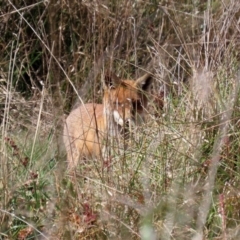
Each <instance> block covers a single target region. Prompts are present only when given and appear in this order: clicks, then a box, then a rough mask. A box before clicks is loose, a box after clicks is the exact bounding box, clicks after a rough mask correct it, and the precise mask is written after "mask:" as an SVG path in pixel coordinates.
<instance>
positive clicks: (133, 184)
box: [0, 0, 240, 240]
mask: <svg viewBox="0 0 240 240" xmlns="http://www.w3.org/2000/svg"><path fill="white" fill-rule="evenodd" d="M239 17H240V3H239V1H237V0H232V1H230V0H223V1H217V0H216V1H215V0H209V1H188V0H181V1H176V2H174V1H150V0H149V1H131V0H121V1H104V0H101V1H88V0H87V1H75V0H74V1H56V0H53V1H39V2H38V3H35V2H34V1H31V0H28V1H10V0H8V1H5V2H3V1H2V2H0V20H1V21H0V33H1V34H0V48H1V51H0V100H1V102H0V106H1V108H0V121H1V133H0V136H1V142H0V149H1V158H0V166H1V168H0V239H144V240H145V239H146V240H148V239H163V240H165V239H178V240H179V239H193V240H200V239H223V240H226V239H239V237H240V211H239V209H240V189H239V186H240V173H239V172H240V171H239V170H240V161H239V136H240V132H239V124H240V123H239V116H240V114H239V101H240V99H239V96H240V94H239V86H240V72H239V71H240V70H239V69H240V68H239V50H240V48H239V40H240V32H239V22H240V20H239ZM109 70H110V71H113V72H116V74H118V75H119V76H120V77H122V78H132V79H135V78H136V77H138V76H140V75H141V74H142V73H143V72H151V73H152V74H153V76H154V83H153V86H152V89H151V92H150V93H149V95H148V98H149V106H148V109H147V111H148V114H147V116H146V120H145V122H144V123H143V124H142V125H141V126H137V127H136V129H134V130H133V132H132V134H131V137H130V139H129V140H127V141H128V142H127V146H128V147H127V148H124V147H123V146H124V144H126V143H123V141H122V140H121V139H120V140H119V141H118V142H114V141H111V144H113V145H112V146H111V155H109V156H108V157H107V158H105V159H101V160H100V159H86V160H85V161H80V162H79V166H78V168H77V169H76V171H75V172H74V174H73V175H71V176H70V175H69V174H68V172H67V171H66V169H67V162H66V152H65V149H64V146H63V143H62V134H63V131H62V128H63V123H64V119H65V117H66V115H67V114H68V113H69V111H70V110H71V109H72V108H73V107H75V106H76V105H77V104H79V102H82V101H83V102H92V101H94V102H101V99H102V86H101V76H102V75H103V74H104V72H106V71H109ZM109 144H110V143H109Z"/></svg>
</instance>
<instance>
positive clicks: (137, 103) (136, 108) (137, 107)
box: [132, 100, 143, 112]
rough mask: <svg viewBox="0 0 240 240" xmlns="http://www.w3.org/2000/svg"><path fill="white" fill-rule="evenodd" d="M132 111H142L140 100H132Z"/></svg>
mask: <svg viewBox="0 0 240 240" xmlns="http://www.w3.org/2000/svg"><path fill="white" fill-rule="evenodd" d="M132 107H133V111H136V112H138V111H142V109H143V107H142V104H141V101H140V100H132Z"/></svg>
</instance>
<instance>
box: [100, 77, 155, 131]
mask: <svg viewBox="0 0 240 240" xmlns="http://www.w3.org/2000/svg"><path fill="white" fill-rule="evenodd" d="M151 83H152V76H151V75H150V74H148V73H147V74H145V75H143V76H142V77H140V78H138V79H137V80H135V81H134V80H121V79H120V78H118V77H117V76H116V75H114V74H109V75H106V76H105V79H104V96H103V104H104V113H105V117H106V118H107V119H106V122H107V123H109V124H110V125H112V124H115V126H117V127H118V128H119V127H121V128H126V127H131V126H134V125H135V124H136V123H137V122H138V120H139V119H141V118H142V117H143V113H144V111H145V109H146V105H147V96H146V93H147V91H148V90H149V88H150V86H151Z"/></svg>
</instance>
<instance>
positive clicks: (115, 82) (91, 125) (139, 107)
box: [63, 73, 152, 169]
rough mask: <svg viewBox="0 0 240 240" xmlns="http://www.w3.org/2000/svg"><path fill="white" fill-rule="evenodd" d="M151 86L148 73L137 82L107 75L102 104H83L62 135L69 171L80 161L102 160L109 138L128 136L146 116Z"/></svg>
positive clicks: (75, 111)
mask: <svg viewBox="0 0 240 240" xmlns="http://www.w3.org/2000/svg"><path fill="white" fill-rule="evenodd" d="M151 83H152V75H151V74H148V73H147V74H145V75H143V76H142V77H140V78H138V79H137V80H136V81H134V80H121V79H119V78H118V77H117V76H116V75H114V74H110V75H107V76H105V79H104V84H103V85H104V94H103V101H102V104H97V103H87V104H82V105H80V106H78V107H77V108H76V109H74V110H72V111H71V112H70V114H69V116H68V117H67V119H66V123H65V125H64V136H63V140H64V144H65V147H66V150H67V161H68V167H69V169H73V168H75V167H76V166H77V164H78V161H79V159H80V158H88V157H100V156H101V154H102V152H103V147H104V145H106V139H107V138H114V137H118V136H119V135H121V136H123V137H126V132H127V131H128V129H129V128H130V127H133V126H134V125H135V123H136V121H137V119H138V118H139V117H144V114H145V110H146V107H147V102H148V100H147V96H146V93H147V92H148V90H149V89H150V86H151ZM104 141H105V143H104Z"/></svg>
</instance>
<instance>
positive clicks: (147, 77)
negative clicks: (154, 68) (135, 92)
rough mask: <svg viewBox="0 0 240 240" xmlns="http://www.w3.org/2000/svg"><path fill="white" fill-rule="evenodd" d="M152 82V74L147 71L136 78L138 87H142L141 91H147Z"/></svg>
mask: <svg viewBox="0 0 240 240" xmlns="http://www.w3.org/2000/svg"><path fill="white" fill-rule="evenodd" d="M152 82H153V77H152V75H151V74H149V73H146V74H144V75H143V76H142V77H140V78H138V79H137V80H136V85H137V87H138V88H140V89H142V90H143V91H148V90H149V88H150V86H151V84H152Z"/></svg>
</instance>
